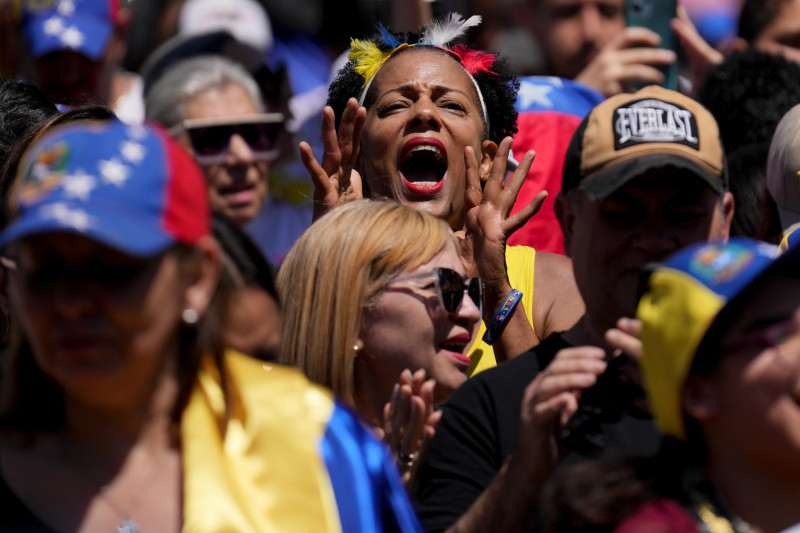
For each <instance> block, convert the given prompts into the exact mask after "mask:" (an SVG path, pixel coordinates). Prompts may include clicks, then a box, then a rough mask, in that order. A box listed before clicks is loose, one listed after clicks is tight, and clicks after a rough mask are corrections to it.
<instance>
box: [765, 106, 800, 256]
mask: <svg viewBox="0 0 800 533" xmlns="http://www.w3.org/2000/svg"><path fill="white" fill-rule="evenodd" d="M767 189H768V190H769V194H770V196H772V199H773V200H775V204H776V206H777V207H778V215H779V216H780V218H781V228H783V239H782V240H781V246H782V247H784V248H785V247H786V246H787V244H786V243H787V240H789V239H790V238H792V237H791V235H792V234H793V233H794V232H795V230H797V228H800V104H798V105H796V106H794V107H793V108H791V109H790V110H789V111H787V112H786V114H785V115H784V116H783V118H782V119H781V121H780V122H779V123H778V127H777V128H775V133H774V134H773V135H772V142H771V143H770V145H769V156H768V158H767ZM794 238H797V236H794Z"/></svg>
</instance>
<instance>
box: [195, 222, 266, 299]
mask: <svg viewBox="0 0 800 533" xmlns="http://www.w3.org/2000/svg"><path fill="white" fill-rule="evenodd" d="M211 228H212V230H213V233H214V238H215V239H217V242H219V244H220V246H221V247H222V251H223V252H224V253H225V257H226V258H227V259H229V260H230V263H225V267H226V268H225V269H223V278H225V277H226V276H230V277H231V280H230V281H231V283H233V284H234V285H242V284H243V285H244V286H246V287H258V288H260V289H263V290H265V291H267V292H268V293H269V295H270V296H272V297H273V298H274V299H275V301H276V302H277V301H278V291H277V290H276V289H275V270H274V269H273V267H272V265H270V263H269V261H267V259H266V258H265V257H264V254H263V253H261V250H260V249H259V248H258V246H257V245H256V244H255V243H254V242H253V240H252V239H251V238H250V237H249V236H248V235H247V234H246V233H245V232H244V231H243V230H242V229H241V228H240V227H239V226H238V225H237V224H236V223H235V222H233V221H232V220H231V219H230V218H228V217H227V216H225V215H223V214H221V213H213V214H212V218H211ZM228 269H233V270H235V272H230V271H228ZM233 278H236V281H234V279H233Z"/></svg>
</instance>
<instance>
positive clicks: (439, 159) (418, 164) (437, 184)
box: [400, 137, 447, 195]
mask: <svg viewBox="0 0 800 533" xmlns="http://www.w3.org/2000/svg"><path fill="white" fill-rule="evenodd" d="M400 176H401V177H402V178H403V184H404V185H405V186H406V188H407V189H408V190H409V191H411V192H413V193H415V194H424V195H432V194H436V193H438V192H439V191H441V190H442V187H444V182H445V177H446V176H447V150H445V148H444V145H443V144H442V142H441V141H439V139H435V138H433V137H414V138H413V139H411V140H409V141H408V142H406V144H405V145H404V146H403V150H402V152H401V153H400Z"/></svg>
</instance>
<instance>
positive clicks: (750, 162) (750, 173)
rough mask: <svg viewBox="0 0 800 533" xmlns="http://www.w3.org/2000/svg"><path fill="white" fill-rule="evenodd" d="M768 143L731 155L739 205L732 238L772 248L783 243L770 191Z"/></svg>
mask: <svg viewBox="0 0 800 533" xmlns="http://www.w3.org/2000/svg"><path fill="white" fill-rule="evenodd" d="M768 153H769V143H758V144H748V145H744V146H740V147H739V148H738V149H736V150H734V151H733V152H732V153H731V154H729V155H728V168H729V169H730V190H731V193H733V199H734V201H735V202H736V209H735V210H734V213H733V221H732V222H731V237H751V238H754V239H759V240H762V241H766V242H769V243H772V244H778V243H779V242H780V240H781V234H782V233H783V228H782V227H781V223H780V217H779V215H778V208H777V207H776V205H775V201H774V200H773V199H772V197H771V196H770V195H769V192H768V191H767V172H766V167H767V155H768Z"/></svg>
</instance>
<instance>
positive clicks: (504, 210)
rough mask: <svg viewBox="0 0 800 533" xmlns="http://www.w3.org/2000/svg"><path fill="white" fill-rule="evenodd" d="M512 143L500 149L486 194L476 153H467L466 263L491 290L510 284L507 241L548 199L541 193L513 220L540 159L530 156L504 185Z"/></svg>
mask: <svg viewBox="0 0 800 533" xmlns="http://www.w3.org/2000/svg"><path fill="white" fill-rule="evenodd" d="M511 143H512V139H511V137H506V138H505V139H503V141H502V142H501V143H500V146H498V148H497V153H496V154H495V157H494V160H493V161H492V167H491V170H490V171H489V177H488V179H487V181H486V185H485V186H484V188H483V192H482V193H481V187H480V178H479V177H478V161H477V159H476V158H475V153H474V151H473V150H472V148H471V147H467V148H466V149H465V150H464V161H465V164H466V169H467V189H466V203H467V206H468V211H467V219H466V233H465V235H464V239H463V241H462V259H463V260H464V263H465V266H466V268H467V269H468V271H470V270H471V271H470V272H469V275H471V276H474V275H479V276H480V277H481V278H482V279H483V280H484V281H485V282H486V284H487V286H491V285H492V284H498V283H499V284H507V283H508V276H507V274H506V264H505V248H506V240H507V239H508V237H509V236H510V235H511V234H512V233H514V232H515V231H516V230H517V229H519V228H520V227H522V225H523V224H525V223H526V222H527V221H528V220H529V219H530V218H531V217H532V216H533V215H535V214H536V213H537V212H538V211H539V209H540V208H541V207H542V203H544V200H545V198H547V192H546V191H541V192H539V194H537V195H536V197H535V198H534V199H533V200H531V202H530V203H529V204H528V205H526V206H525V207H523V208H522V209H521V210H519V211H518V212H517V213H515V214H514V215H512V216H509V215H510V213H511V209H512V208H513V207H514V203H515V202H516V200H517V194H519V191H520V189H521V188H522V185H523V183H524V182H525V177H526V176H527V175H528V171H529V170H530V168H531V164H532V163H533V158H534V157H535V155H536V154H535V152H533V150H529V151H528V152H526V153H525V156H524V157H523V158H522V161H520V164H519V166H518V167H517V169H516V170H515V171H514V173H513V174H512V175H511V177H509V178H508V181H507V182H506V183H504V181H505V176H506V165H507V163H508V154H509V152H510V151H511Z"/></svg>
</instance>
